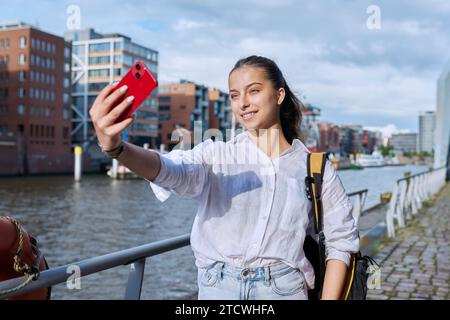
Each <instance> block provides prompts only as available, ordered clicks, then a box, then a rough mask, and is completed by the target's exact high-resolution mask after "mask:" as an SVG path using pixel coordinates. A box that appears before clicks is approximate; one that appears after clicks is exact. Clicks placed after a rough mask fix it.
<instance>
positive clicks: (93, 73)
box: [88, 69, 109, 77]
mask: <svg viewBox="0 0 450 320" xmlns="http://www.w3.org/2000/svg"><path fill="white" fill-rule="evenodd" d="M88 74H89V77H109V69H98V70H89V72H88Z"/></svg>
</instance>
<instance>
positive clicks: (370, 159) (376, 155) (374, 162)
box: [356, 151, 386, 168]
mask: <svg viewBox="0 0 450 320" xmlns="http://www.w3.org/2000/svg"><path fill="white" fill-rule="evenodd" d="M356 164H357V165H359V166H361V167H364V168H367V167H382V166H384V165H386V162H385V161H384V158H383V156H382V155H381V153H380V152H378V151H374V152H372V154H362V155H360V156H359V157H358V159H356Z"/></svg>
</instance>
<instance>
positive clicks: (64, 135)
mask: <svg viewBox="0 0 450 320" xmlns="http://www.w3.org/2000/svg"><path fill="white" fill-rule="evenodd" d="M63 139H69V128H67V127H64V128H63Z"/></svg>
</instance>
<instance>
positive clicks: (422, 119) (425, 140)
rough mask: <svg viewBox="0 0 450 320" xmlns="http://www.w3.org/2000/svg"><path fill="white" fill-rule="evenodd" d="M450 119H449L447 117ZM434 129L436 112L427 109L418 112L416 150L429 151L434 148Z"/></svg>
mask: <svg viewBox="0 0 450 320" xmlns="http://www.w3.org/2000/svg"><path fill="white" fill-rule="evenodd" d="M449 121H450V119H449ZM435 129H436V113H435V112H434V111H427V112H423V113H420V114H419V134H418V136H417V151H418V152H423V151H426V152H429V153H430V154H431V153H432V152H433V150H434V135H435Z"/></svg>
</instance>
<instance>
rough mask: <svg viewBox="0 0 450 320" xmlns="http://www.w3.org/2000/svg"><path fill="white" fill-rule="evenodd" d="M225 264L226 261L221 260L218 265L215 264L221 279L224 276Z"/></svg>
mask: <svg viewBox="0 0 450 320" xmlns="http://www.w3.org/2000/svg"><path fill="white" fill-rule="evenodd" d="M223 266H224V263H223V262H221V261H219V262H217V263H216V265H215V266H214V268H215V269H216V271H217V274H218V275H219V277H220V279H222V277H223V271H222V269H223Z"/></svg>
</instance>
